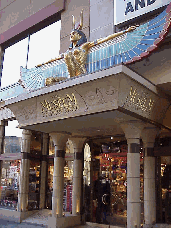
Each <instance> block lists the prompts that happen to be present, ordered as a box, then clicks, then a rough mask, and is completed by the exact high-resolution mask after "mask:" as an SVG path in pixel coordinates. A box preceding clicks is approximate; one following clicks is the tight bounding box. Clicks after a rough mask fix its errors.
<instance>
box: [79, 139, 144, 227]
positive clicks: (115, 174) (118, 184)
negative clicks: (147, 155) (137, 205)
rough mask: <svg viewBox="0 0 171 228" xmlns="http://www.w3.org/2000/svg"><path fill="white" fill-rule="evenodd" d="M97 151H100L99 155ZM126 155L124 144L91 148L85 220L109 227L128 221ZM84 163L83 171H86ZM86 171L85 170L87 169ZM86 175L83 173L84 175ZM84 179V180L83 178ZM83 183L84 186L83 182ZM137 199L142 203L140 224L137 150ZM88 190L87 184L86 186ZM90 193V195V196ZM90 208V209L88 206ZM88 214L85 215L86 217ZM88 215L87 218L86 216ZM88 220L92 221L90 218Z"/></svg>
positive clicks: (141, 161)
mask: <svg viewBox="0 0 171 228" xmlns="http://www.w3.org/2000/svg"><path fill="white" fill-rule="evenodd" d="M98 151H99V152H98ZM127 152H128V146H127V144H126V142H125V141H117V142H110V143H106V144H102V145H101V148H100V149H99V148H98V147H97V148H96V147H94V148H93V152H92V153H93V154H94V156H92V157H91V155H89V157H91V163H92V165H91V167H90V172H91V173H92V174H90V176H91V183H90V191H89V192H90V194H89V195H90V196H89V197H87V196H86V199H85V201H86V202H85V205H88V203H87V201H88V198H91V202H90V206H89V208H87V207H86V218H89V221H91V222H95V223H102V224H110V225H125V224H126V221H127ZM86 162H87V161H85V162H84V163H85V164H84V166H85V167H84V168H85V169H87V164H86ZM86 171H87V170H86ZM84 173H85V174H86V172H84ZM84 178H85V179H86V177H84ZM85 184H86V183H85ZM140 185H141V186H140V187H141V188H140V189H141V192H140V199H141V202H142V216H141V220H142V221H141V222H143V188H144V184H143V156H142V148H141V149H140ZM85 187H86V188H87V185H86V186H85ZM91 192H93V196H91ZM91 205H92V206H91ZM87 215H88V216H87ZM89 215H90V216H89ZM90 217H91V219H90Z"/></svg>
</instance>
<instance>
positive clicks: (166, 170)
mask: <svg viewBox="0 0 171 228" xmlns="http://www.w3.org/2000/svg"><path fill="white" fill-rule="evenodd" d="M161 193H162V222H163V223H167V224H171V156H161Z"/></svg>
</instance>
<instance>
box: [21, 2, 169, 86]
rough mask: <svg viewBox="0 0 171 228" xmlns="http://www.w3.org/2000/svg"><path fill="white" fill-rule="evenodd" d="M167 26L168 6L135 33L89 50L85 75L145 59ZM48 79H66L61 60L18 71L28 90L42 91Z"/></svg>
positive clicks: (167, 29)
mask: <svg viewBox="0 0 171 228" xmlns="http://www.w3.org/2000/svg"><path fill="white" fill-rule="evenodd" d="M170 25H171V3H170V4H169V5H168V6H166V7H165V8H164V10H163V12H162V13H160V14H159V15H158V16H157V17H155V18H154V19H151V20H149V21H148V22H146V23H144V24H141V25H140V26H139V27H138V28H137V29H136V30H134V31H132V32H130V33H127V34H124V35H122V36H120V37H117V38H114V39H113V40H109V41H107V42H105V43H102V44H100V45H96V46H94V47H92V48H91V49H90V52H89V54H88V57H87V63H86V69H87V74H89V73H93V72H96V71H99V70H102V69H106V68H109V67H113V66H115V65H117V64H121V63H124V64H129V63H132V62H135V61H139V60H141V59H142V58H144V57H147V56H148V55H149V54H150V53H151V52H152V51H154V50H155V49H156V48H157V47H158V45H159V43H160V42H162V40H163V39H164V37H165V36H166V35H167V33H168V31H169V27H170ZM49 77H64V78H66V80H68V79H69V75H68V71H67V67H66V64H65V61H64V59H61V60H57V61H54V62H52V63H48V64H45V65H42V66H40V67H35V68H32V69H25V68H21V80H22V84H23V85H24V86H25V88H26V89H28V90H35V89H38V88H41V87H44V86H45V79H46V78H49Z"/></svg>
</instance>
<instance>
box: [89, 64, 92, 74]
mask: <svg viewBox="0 0 171 228" xmlns="http://www.w3.org/2000/svg"><path fill="white" fill-rule="evenodd" d="M89 70H90V71H89V72H90V73H91V72H92V63H90V69H89Z"/></svg>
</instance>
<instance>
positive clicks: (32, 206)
mask: <svg viewBox="0 0 171 228" xmlns="http://www.w3.org/2000/svg"><path fill="white" fill-rule="evenodd" d="M33 137H34V138H33V139H32V140H33V142H34V141H35V143H33V144H32V145H31V152H30V170H29V196H28V199H29V205H28V210H37V209H39V202H40V186H41V134H39V135H33ZM160 144H161V143H160ZM160 144H159V145H158V144H156V145H155V146H161V147H162V146H170V145H165V144H162V145H160ZM35 145H37V146H35ZM54 151H55V147H54V145H53V142H52V140H51V139H50V142H49V155H48V159H47V171H46V172H47V183H46V202H45V207H46V208H47V209H50V210H51V209H52V193H53V171H54V161H53V160H54V159H53V157H54ZM127 152H128V147H127V144H126V141H125V140H123V139H122V138H119V137H118V138H117V139H116V138H115V139H114V138H113V137H108V138H97V139H92V140H90V141H89V142H87V143H86V144H85V146H84V170H83V200H84V203H83V205H84V207H83V209H82V210H83V211H84V212H85V217H86V221H91V222H96V223H103V224H111V225H115V224H120V225H125V224H126V216H127ZM66 153H71V154H72V153H73V148H72V146H71V145H70V144H69V143H68V144H67V147H66ZM156 161H157V162H156V163H157V166H158V167H159V168H158V170H157V166H156V185H157V189H158V190H157V192H158V193H157V194H159V195H161V197H158V198H160V202H159V203H158V202H157V204H158V205H161V206H160V211H161V222H163V223H168V224H170V223H171V156H158V157H156ZM20 163H21V160H8V161H7V160H3V161H2V176H1V201H0V207H1V208H2V207H3V208H7V209H10V210H11V209H12V210H16V209H17V202H18V190H19V175H20ZM143 172H144V170H143V145H142V142H141V144H140V184H141V192H140V197H141V203H142V204H141V206H142V208H141V211H142V213H141V220H142V221H141V223H143V208H144V205H143V187H144V186H143ZM72 179H73V160H72V159H66V161H65V167H64V196H63V212H64V213H72ZM157 213H158V212H157ZM158 217H159V216H158Z"/></svg>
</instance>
